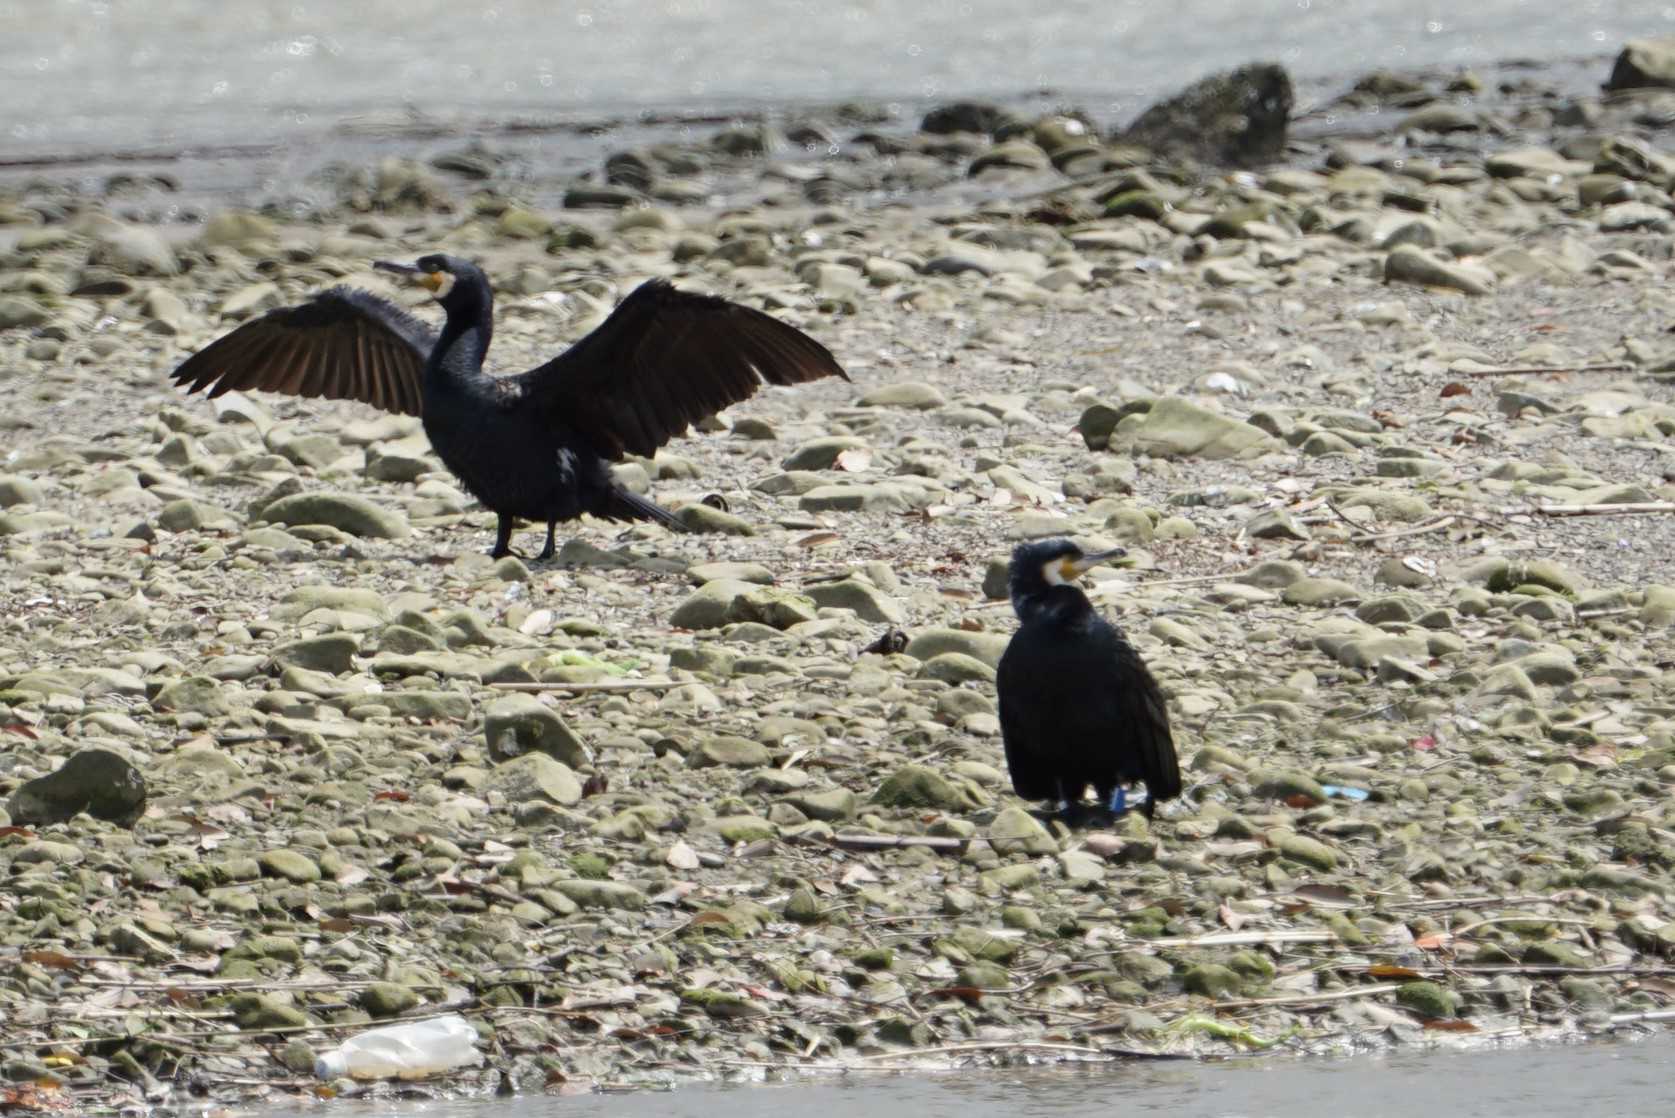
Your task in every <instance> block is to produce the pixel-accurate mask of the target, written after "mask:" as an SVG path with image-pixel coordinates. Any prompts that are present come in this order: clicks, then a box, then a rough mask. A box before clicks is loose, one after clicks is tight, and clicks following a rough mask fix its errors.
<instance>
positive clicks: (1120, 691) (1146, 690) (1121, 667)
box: [995, 539, 1181, 818]
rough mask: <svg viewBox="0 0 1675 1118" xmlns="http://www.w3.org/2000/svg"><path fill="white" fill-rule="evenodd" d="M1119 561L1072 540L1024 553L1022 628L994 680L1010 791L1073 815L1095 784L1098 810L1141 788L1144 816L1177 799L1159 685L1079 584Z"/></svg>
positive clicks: (1018, 580) (1016, 575) (1016, 583)
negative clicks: (1126, 788) (1128, 787)
mask: <svg viewBox="0 0 1675 1118" xmlns="http://www.w3.org/2000/svg"><path fill="white" fill-rule="evenodd" d="M1118 554H1121V553H1120V551H1119V552H1108V553H1103V554H1100V555H1093V556H1089V555H1084V554H1083V552H1082V550H1081V548H1079V547H1077V546H1076V545H1075V544H1073V543H1071V542H1070V541H1069V540H1062V539H1060V540H1047V541H1044V542H1039V543H1028V544H1023V545H1021V546H1019V547H1018V548H1017V549H1016V550H1015V551H1013V553H1012V565H1011V570H1010V576H1009V588H1010V591H1011V596H1012V608H1013V609H1014V610H1016V611H1017V614H1018V620H1019V622H1020V625H1019V628H1018V631H1017V633H1016V634H1015V635H1014V636H1013V637H1012V640H1011V642H1010V643H1008V644H1007V646H1006V652H1005V653H1004V654H1003V655H1002V656H1001V658H1000V669H999V672H998V675H997V677H996V680H995V686H996V689H997V690H998V692H999V696H1000V727H1001V735H1002V737H1003V739H1004V741H1005V745H1006V767H1007V769H1008V770H1010V772H1011V774H1012V788H1013V790H1014V791H1016V792H1017V793H1018V795H1020V796H1022V797H1024V798H1025V799H1030V800H1051V801H1054V802H1056V803H1058V804H1059V805H1061V806H1074V805H1075V804H1077V803H1078V802H1079V801H1080V800H1081V799H1082V796H1083V794H1084V793H1085V792H1086V791H1087V789H1088V787H1089V786H1090V785H1091V786H1092V787H1093V788H1094V790H1095V791H1096V792H1098V794H1099V798H1100V802H1101V803H1105V804H1110V803H1111V801H1112V793H1113V792H1114V791H1116V790H1117V789H1119V788H1120V787H1121V786H1123V785H1125V784H1132V783H1134V782H1136V781H1139V782H1143V783H1144V784H1145V786H1146V792H1147V798H1146V802H1145V804H1144V807H1143V808H1142V810H1144V811H1145V813H1146V815H1147V817H1148V818H1149V817H1150V816H1151V813H1152V805H1153V804H1154V803H1156V802H1157V801H1159V800H1167V799H1172V798H1173V797H1175V796H1178V795H1180V793H1181V770H1180V765H1179V762H1178V761H1177V760H1176V757H1175V742H1174V738H1173V736H1172V735H1171V734H1170V732H1169V711H1168V708H1167V706H1166V705H1165V703H1164V699H1163V693H1162V692H1161V691H1160V690H1158V686H1157V681H1156V680H1155V679H1153V678H1152V673H1151V672H1150V671H1148V670H1147V668H1146V665H1145V662H1144V661H1142V660H1141V659H1140V654H1139V653H1138V652H1136V651H1135V650H1134V647H1133V646H1132V645H1130V644H1129V643H1128V641H1127V640H1125V639H1124V638H1123V635H1122V633H1121V631H1120V630H1118V629H1117V627H1116V626H1114V625H1112V624H1111V623H1110V622H1109V621H1106V620H1105V619H1104V618H1103V617H1101V616H1099V614H1098V613H1096V612H1095V611H1094V608H1093V603H1091V602H1090V601H1088V597H1087V595H1086V594H1084V593H1082V591H1081V589H1080V588H1078V587H1077V586H1076V585H1075V584H1074V580H1075V578H1076V577H1077V576H1079V575H1080V574H1081V573H1082V572H1084V571H1085V570H1087V569H1089V568H1090V567H1092V566H1093V565H1094V564H1096V563H1098V562H1101V561H1103V560H1104V559H1107V558H1114V557H1115V556H1116V555H1118Z"/></svg>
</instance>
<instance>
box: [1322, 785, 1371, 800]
mask: <svg viewBox="0 0 1675 1118" xmlns="http://www.w3.org/2000/svg"><path fill="white" fill-rule="evenodd" d="M1320 790H1321V791H1322V792H1325V793H1326V794H1327V795H1328V796H1338V797H1341V798H1342V799H1345V800H1364V799H1366V798H1367V790H1366V789H1365V788H1345V787H1344V786H1343V785H1341V784H1322V785H1321V786H1320Z"/></svg>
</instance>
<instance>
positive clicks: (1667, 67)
mask: <svg viewBox="0 0 1675 1118" xmlns="http://www.w3.org/2000/svg"><path fill="white" fill-rule="evenodd" d="M1605 88H1606V89H1669V88H1675V38H1669V39H1630V40H1629V41H1628V42H1627V43H1625V44H1623V49H1622V53H1620V54H1619V55H1617V62H1616V65H1614V66H1612V67H1611V78H1610V80H1609V81H1607V82H1606V83H1605Z"/></svg>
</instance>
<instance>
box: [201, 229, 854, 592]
mask: <svg viewBox="0 0 1675 1118" xmlns="http://www.w3.org/2000/svg"><path fill="white" fill-rule="evenodd" d="M374 267H377V268H380V269H382V270H384V271H386V272H394V273H396V274H397V275H400V276H403V277H405V278H407V279H408V280H409V281H410V282H413V283H415V284H418V285H419V286H421V287H423V288H425V289H427V290H428V291H429V292H430V293H431V296H432V297H433V298H435V299H436V301H437V302H439V303H441V304H442V309H443V311H444V312H446V314H447V318H446V321H445V322H444V323H443V326H442V333H441V335H440V336H438V335H437V334H436V333H435V331H433V330H432V329H431V328H430V327H429V326H427V325H425V324H424V323H423V322H420V321H419V320H418V319H417V318H414V317H413V316H412V315H410V314H408V313H407V312H406V311H404V310H402V309H401V308H399V307H397V306H396V305H395V304H393V303H391V302H389V301H388V300H386V299H382V298H379V297H378V296H377V295H373V294H370V293H369V292H365V291H357V290H354V289H352V288H347V287H334V288H332V289H331V290H329V291H325V292H322V293H321V294H319V295H316V296H315V297H314V298H313V299H311V300H309V301H308V302H306V303H303V304H301V305H299V306H295V307H281V308H279V309H277V310H272V311H269V312H267V313H266V314H264V315H262V316H260V317H259V318H255V319H252V320H251V321H249V322H247V323H245V324H244V325H242V326H240V327H239V328H238V329H236V330H234V331H233V332H232V333H230V334H228V335H226V336H225V337H223V338H220V339H217V340H216V341H214V342H212V343H211V344H209V345H208V346H205V347H204V348H203V349H202V350H200V351H199V352H198V353H196V354H194V355H193V356H191V357H189V358H187V359H186V361H184V362H183V363H182V364H181V366H180V368H178V369H176V370H175V372H174V380H175V383H177V384H180V385H183V386H185V388H186V390H187V391H188V392H193V391H197V390H198V389H203V388H207V389H209V394H210V395H211V396H219V395H220V394H221V393H223V392H229V391H232V390H235V389H263V390H266V391H269V392H284V393H288V394H289V395H292V396H324V397H326V398H328V399H335V400H361V401H364V402H365V403H368V404H372V405H373V406H375V407H379V408H383V409H384V410H385V411H391V412H400V413H403V414H406V415H416V416H419V417H420V418H421V419H423V420H424V428H425V434H426V435H428V436H429V437H430V444H431V446H433V447H434V448H435V449H436V453H437V455H438V456H439V457H440V458H441V459H442V461H443V463H444V464H445V465H446V466H447V467H448V469H450V470H452V471H453V472H454V474H455V475H456V476H457V477H458V478H459V480H460V482H461V483H462V484H463V485H464V486H465V488H466V489H467V490H469V491H470V492H471V494H472V495H473V496H475V497H476V498H477V499H478V500H479V501H481V502H483V504H484V505H486V506H488V507H489V508H490V509H492V510H494V512H495V513H496V514H497V515H498V516H499V518H500V520H499V525H498V529H499V530H498V534H497V535H496V537H495V542H494V550H493V551H491V552H490V554H491V555H493V556H494V557H496V558H499V557H500V556H502V555H507V554H510V553H511V548H510V546H509V544H510V542H511V536H512V524H513V521H514V519H523V520H532V521H536V522H537V523H539V522H541V521H545V522H546V525H547V546H546V547H545V548H544V549H543V550H542V552H541V554H540V558H542V559H548V558H551V557H552V554H553V532H554V530H555V529H556V527H557V525H558V522H559V521H561V520H571V519H573V518H575V517H577V516H579V515H581V514H582V513H584V512H588V513H592V514H593V515H594V516H597V517H601V518H603V519H605V520H657V521H661V522H662V523H664V524H667V525H669V526H671V527H677V528H678V527H680V522H679V521H677V520H676V519H675V517H674V514H672V513H671V512H669V511H668V510H667V509H665V508H662V507H661V506H659V505H657V504H655V503H654V502H652V501H649V500H647V499H645V498H644V497H640V496H637V495H635V494H633V493H630V492H629V491H628V490H626V489H624V488H622V486H620V485H618V484H617V483H616V482H615V480H614V479H613V478H612V477H611V472H610V468H609V466H608V465H607V464H606V463H607V462H609V461H612V460H615V459H618V458H621V457H622V456H623V455H624V454H639V455H645V456H649V455H651V454H653V453H655V452H656V450H657V448H658V447H660V446H662V445H663V444H664V443H666V442H668V441H669V439H671V438H673V437H674V436H676V435H678V434H680V433H681V432H683V431H685V430H686V429H687V427H688V426H689V425H690V424H692V423H696V422H698V421H699V420H701V419H705V418H707V417H709V416H711V415H714V414H715V413H716V412H718V411H720V410H721V409H722V408H725V407H727V406H728V405H730V404H734V403H737V402H738V401H740V400H743V399H745V398H746V397H748V396H750V395H751V394H752V393H754V392H755V391H756V389H757V387H758V385H759V384H760V383H762V382H763V381H766V382H767V383H768V384H800V383H802V382H804V381H810V380H815V379H817V378H819V377H826V376H836V377H844V379H845V380H847V379H848V377H847V376H845V374H844V371H843V369H842V367H841V366H839V365H838V363H837V360H836V358H834V357H833V356H832V355H831V353H830V351H828V350H827V349H826V347H825V346H823V345H821V344H820V343H819V342H817V341H815V340H814V339H813V338H810V337H809V336H808V335H807V334H804V333H803V332H801V331H800V330H797V329H796V328H795V327H793V326H791V325H789V324H787V323H784V322H781V321H780V320H779V319H777V318H774V317H772V316H771V315H767V314H764V313H762V312H761V311H758V310H752V309H751V308H749V307H743V306H740V305H738V304H737V303H731V302H728V301H727V300H725V299H721V298H718V297H716V296H713V295H697V294H693V293H692V292H687V291H679V290H677V289H676V288H674V287H672V286H671V285H670V284H668V283H667V282H665V281H663V280H655V279H654V280H648V281H646V282H645V283H642V284H641V285H640V286H639V287H637V288H635V289H634V291H633V292H632V293H631V294H630V295H629V296H628V298H626V299H624V300H623V301H622V304H621V305H620V306H618V307H617V308H616V310H615V311H613V312H612V313H611V315H610V317H609V318H607V319H605V321H604V322H602V323H601V324H600V325H599V326H598V328H597V329H595V330H594V331H593V332H592V333H590V334H588V335H587V336H586V337H584V338H582V339H581V340H580V341H578V342H576V344H574V345H572V346H571V347H570V348H569V349H567V350H565V351H564V352H563V353H561V354H559V355H558V356H557V357H555V358H553V359H552V360H551V361H548V362H547V363H546V364H544V365H541V366H540V367H539V368H535V369H531V370H530V371H529V372H527V373H522V374H519V375H516V376H498V377H497V376H490V375H488V374H487V373H485V372H484V371H483V360H484V358H485V357H486V356H487V355H488V349H489V339H490V337H491V335H492V334H493V332H494V319H493V309H494V296H493V294H492V293H491V292H490V290H489V281H488V277H486V276H485V275H484V274H483V272H482V270H481V269H479V268H478V267H477V266H476V265H475V264H472V263H470V262H469V261H466V260H461V259H459V258H458V257H454V256H442V255H431V256H424V257H421V258H420V259H419V261H418V263H417V264H392V263H388V262H386V261H379V262H378V263H376V264H375V265H374Z"/></svg>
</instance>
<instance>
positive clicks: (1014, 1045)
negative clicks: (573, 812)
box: [856, 1040, 1115, 1060]
mask: <svg viewBox="0 0 1675 1118" xmlns="http://www.w3.org/2000/svg"><path fill="white" fill-rule="evenodd" d="M1019 1049H1028V1050H1029V1051H1031V1052H1063V1053H1065V1054H1066V1055H1076V1056H1096V1057H1098V1058H1100V1059H1103V1060H1109V1059H1114V1058H1115V1057H1114V1056H1113V1054H1112V1053H1110V1052H1108V1051H1106V1050H1105V1049H1103V1048H1094V1047H1091V1046H1089V1045H1086V1044H1055V1043H1052V1042H1050V1041H1041V1040H973V1041H968V1042H966V1043H964V1044H940V1045H937V1046H936V1047H934V1048H915V1049H913V1052H912V1055H914V1056H942V1055H959V1054H961V1053H965V1052H993V1051H996V1050H1001V1051H1017V1050H1019ZM902 1055H903V1054H902V1053H900V1052H876V1053H872V1054H871V1055H861V1056H857V1057H856V1059H857V1060H874V1059H878V1060H899V1059H901V1057H902Z"/></svg>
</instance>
